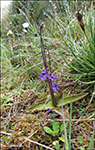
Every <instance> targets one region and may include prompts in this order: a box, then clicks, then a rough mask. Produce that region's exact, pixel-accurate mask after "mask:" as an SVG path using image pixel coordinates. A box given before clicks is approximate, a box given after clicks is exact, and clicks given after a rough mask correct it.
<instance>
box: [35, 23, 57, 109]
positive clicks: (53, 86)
mask: <svg viewBox="0 0 95 150" xmlns="http://www.w3.org/2000/svg"><path fill="white" fill-rule="evenodd" d="M43 27H44V24H43V22H42V23H41V24H40V32H35V37H37V33H39V35H40V42H41V52H42V57H43V64H44V68H45V69H44V70H43V71H42V72H41V76H40V78H41V79H42V80H45V79H47V83H48V86H49V90H50V95H51V98H52V102H53V106H54V107H56V100H55V97H54V91H59V88H58V84H57V83H55V80H56V77H55V76H53V75H52V74H51V62H50V54H49V50H48V57H49V73H48V70H47V67H48V66H47V61H46V54H45V50H46V48H45V47H44V43H43V39H42V29H43Z"/></svg>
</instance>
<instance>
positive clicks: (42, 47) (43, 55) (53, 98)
mask: <svg viewBox="0 0 95 150" xmlns="http://www.w3.org/2000/svg"><path fill="white" fill-rule="evenodd" d="M41 31H42V26H41V25H40V40H41V51H42V57H43V62H44V66H45V70H46V73H47V62H46V54H45V50H44V43H43V39H42V32H41ZM47 74H48V73H47ZM47 82H48V85H49V90H50V94H51V98H52V102H53V106H54V107H56V101H55V97H54V92H53V90H52V89H51V82H50V80H49V78H48V77H47Z"/></svg>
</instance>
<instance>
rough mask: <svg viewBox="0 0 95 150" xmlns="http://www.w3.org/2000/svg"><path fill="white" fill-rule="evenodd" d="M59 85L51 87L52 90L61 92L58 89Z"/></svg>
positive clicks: (55, 84)
mask: <svg viewBox="0 0 95 150" xmlns="http://www.w3.org/2000/svg"><path fill="white" fill-rule="evenodd" d="M57 86H58V84H57V83H54V84H53V86H51V88H52V89H53V90H54V91H59V88H58V87H57Z"/></svg>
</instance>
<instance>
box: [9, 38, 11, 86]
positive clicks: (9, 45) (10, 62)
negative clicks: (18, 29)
mask: <svg viewBox="0 0 95 150" xmlns="http://www.w3.org/2000/svg"><path fill="white" fill-rule="evenodd" d="M10 85H11V37H10V36H9V86H10Z"/></svg>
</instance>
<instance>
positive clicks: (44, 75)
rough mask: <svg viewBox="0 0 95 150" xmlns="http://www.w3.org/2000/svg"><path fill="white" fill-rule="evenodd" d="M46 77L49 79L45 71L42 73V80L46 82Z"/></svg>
mask: <svg viewBox="0 0 95 150" xmlns="http://www.w3.org/2000/svg"><path fill="white" fill-rule="evenodd" d="M46 77H48V74H47V73H46V70H44V71H43V72H41V76H40V78H41V79H42V80H45V79H46Z"/></svg>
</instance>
